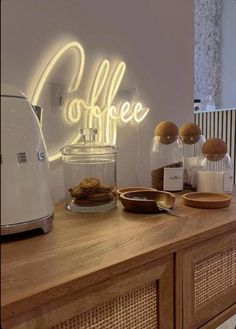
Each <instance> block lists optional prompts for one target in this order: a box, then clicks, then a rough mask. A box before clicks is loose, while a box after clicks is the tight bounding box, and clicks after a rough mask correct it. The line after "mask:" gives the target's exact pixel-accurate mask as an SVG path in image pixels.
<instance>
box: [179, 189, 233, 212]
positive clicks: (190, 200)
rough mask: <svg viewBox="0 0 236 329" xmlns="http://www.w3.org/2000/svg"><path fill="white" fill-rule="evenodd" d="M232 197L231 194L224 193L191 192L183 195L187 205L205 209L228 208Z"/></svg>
mask: <svg viewBox="0 0 236 329" xmlns="http://www.w3.org/2000/svg"><path fill="white" fill-rule="evenodd" d="M231 199H232V198H231V196H230V195H228V194H224V193H207V192H190V193H186V194H184V195H183V200H184V204H185V205H187V206H190V207H194V208H205V209H219V208H226V207H228V206H229V205H230V201H231Z"/></svg>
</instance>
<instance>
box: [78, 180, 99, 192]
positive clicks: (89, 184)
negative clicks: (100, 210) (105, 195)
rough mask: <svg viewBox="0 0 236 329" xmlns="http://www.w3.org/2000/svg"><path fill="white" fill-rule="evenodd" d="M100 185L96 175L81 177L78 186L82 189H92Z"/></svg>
mask: <svg viewBox="0 0 236 329" xmlns="http://www.w3.org/2000/svg"><path fill="white" fill-rule="evenodd" d="M99 185H100V180H99V179H98V178H96V177H89V178H85V179H83V180H82V181H81V182H80V184H79V186H80V188H81V189H82V191H93V190H96V189H97V188H98V187H99Z"/></svg>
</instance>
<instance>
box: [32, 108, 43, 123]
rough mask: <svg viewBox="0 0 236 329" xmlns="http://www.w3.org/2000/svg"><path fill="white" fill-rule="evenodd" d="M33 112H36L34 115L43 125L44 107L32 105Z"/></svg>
mask: <svg viewBox="0 0 236 329" xmlns="http://www.w3.org/2000/svg"><path fill="white" fill-rule="evenodd" d="M31 106H32V108H33V110H34V113H35V114H36V116H37V118H38V120H39V123H40V124H42V115H43V109H42V107H40V106H38V105H31Z"/></svg>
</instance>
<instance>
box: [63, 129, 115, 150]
mask: <svg viewBox="0 0 236 329" xmlns="http://www.w3.org/2000/svg"><path fill="white" fill-rule="evenodd" d="M79 132H80V139H79V142H78V143H76V144H69V145H66V146H65V147H64V148H63V149H62V150H61V153H62V154H63V155H76V156H80V155H83V156H84V155H104V154H116V153H117V150H118V148H117V146H115V145H109V144H99V143H97V142H96V136H97V129H96V128H83V129H80V131H79Z"/></svg>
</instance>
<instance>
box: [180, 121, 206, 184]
mask: <svg viewBox="0 0 236 329" xmlns="http://www.w3.org/2000/svg"><path fill="white" fill-rule="evenodd" d="M179 135H180V138H181V140H182V142H183V153H184V188H186V189H192V190H193V189H196V170H197V163H198V159H199V156H201V151H202V145H203V143H204V142H205V141H206V139H205V137H204V136H203V135H202V133H201V129H200V128H199V127H198V126H197V125H196V124H195V123H193V122H191V123H185V124H183V125H182V126H181V127H180V128H179Z"/></svg>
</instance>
